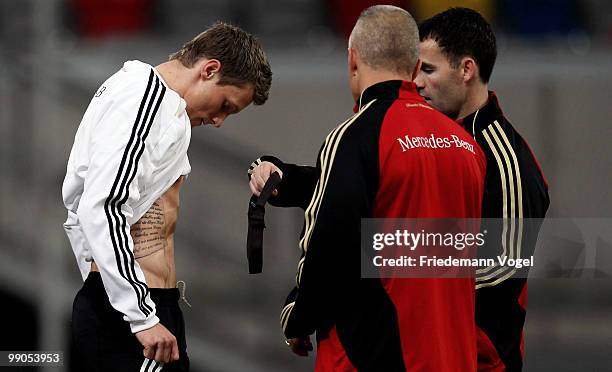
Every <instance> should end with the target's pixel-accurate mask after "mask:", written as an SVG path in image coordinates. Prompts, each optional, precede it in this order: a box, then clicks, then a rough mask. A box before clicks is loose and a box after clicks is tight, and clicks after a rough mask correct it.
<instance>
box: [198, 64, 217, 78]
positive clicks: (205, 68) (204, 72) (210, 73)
mask: <svg viewBox="0 0 612 372" xmlns="http://www.w3.org/2000/svg"><path fill="white" fill-rule="evenodd" d="M219 71H221V62H219V60H218V59H209V60H207V61H206V62H204V63H203V64H202V66H201V67H200V77H201V78H202V79H204V80H208V79H212V78H213V77H214V76H215V74H217V73H219Z"/></svg>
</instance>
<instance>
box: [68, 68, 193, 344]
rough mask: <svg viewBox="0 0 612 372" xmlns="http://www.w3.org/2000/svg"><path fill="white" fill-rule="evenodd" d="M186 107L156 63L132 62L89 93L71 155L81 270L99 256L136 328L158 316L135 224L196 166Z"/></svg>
mask: <svg viewBox="0 0 612 372" xmlns="http://www.w3.org/2000/svg"><path fill="white" fill-rule="evenodd" d="M185 107H186V104H185V101H184V100H183V99H182V98H181V97H180V96H179V95H178V94H177V93H176V92H175V91H173V90H171V89H170V88H168V86H167V85H166V83H165V82H164V81H163V80H162V78H161V76H160V75H159V74H158V73H157V71H155V69H154V68H153V67H152V66H150V65H148V64H145V63H142V62H140V61H128V62H126V63H125V64H124V65H123V68H121V70H119V71H118V72H117V73H115V74H114V75H113V76H111V77H110V78H109V79H108V80H106V81H105V82H104V83H103V84H102V86H101V87H100V88H99V89H98V91H97V92H96V94H95V96H94V97H93V99H92V100H91V103H90V104H89V107H88V108H87V111H86V112H85V114H84V116H83V119H82V121H81V123H80V125H79V128H78V130H77V133H76V136H75V139H74V145H73V147H72V150H71V152H70V158H69V160H68V167H67V171H66V177H65V179H64V184H63V187H62V196H63V200H64V205H65V206H66V209H68V219H67V220H66V223H65V224H64V228H65V230H66V234H67V235H68V238H69V240H70V244H71V245H72V250H73V251H74V254H75V256H76V259H77V263H78V266H79V269H80V271H81V275H82V276H83V279H85V278H86V277H87V275H88V273H89V271H90V265H91V261H92V260H94V261H95V262H96V264H97V266H98V268H99V270H100V274H101V276H102V280H103V283H104V287H105V289H106V293H107V294H108V297H109V299H110V302H111V304H112V305H113V307H114V308H115V309H117V310H118V311H120V312H121V313H123V314H124V319H125V320H126V321H128V322H129V324H130V327H131V329H132V332H134V333H135V332H138V331H141V330H144V329H147V328H150V327H152V326H154V325H155V324H157V323H158V322H159V319H158V318H157V316H156V315H155V304H154V303H153V301H152V300H151V298H150V296H149V289H148V287H147V284H146V282H145V277H144V274H143V272H142V270H141V269H140V266H139V265H138V262H136V260H135V258H134V254H133V251H134V243H133V241H132V237H131V235H130V226H131V225H132V224H134V223H135V222H137V221H138V220H139V219H140V217H142V216H143V215H144V214H145V213H146V212H147V211H148V210H149V208H150V207H151V206H152V205H153V203H154V202H155V201H156V200H157V199H158V198H159V197H160V196H161V195H162V194H163V193H164V192H165V191H166V190H168V189H169V188H170V187H171V186H172V185H173V184H174V182H175V181H176V180H177V179H178V178H179V177H180V176H181V175H187V174H188V173H189V172H190V171H191V167H190V165H189V159H188V158H187V148H188V147H189V141H190V139H191V125H190V121H189V117H188V116H187V112H186V111H185Z"/></svg>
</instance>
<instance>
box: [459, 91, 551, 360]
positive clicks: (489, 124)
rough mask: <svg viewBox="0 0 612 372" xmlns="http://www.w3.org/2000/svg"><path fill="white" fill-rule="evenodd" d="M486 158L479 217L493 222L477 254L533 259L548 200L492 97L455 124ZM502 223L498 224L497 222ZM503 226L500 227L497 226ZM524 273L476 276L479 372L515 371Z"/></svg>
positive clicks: (527, 152)
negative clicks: (494, 220) (480, 214)
mask: <svg viewBox="0 0 612 372" xmlns="http://www.w3.org/2000/svg"><path fill="white" fill-rule="evenodd" d="M459 124H460V125H462V126H463V127H464V128H465V129H466V130H467V131H468V132H469V133H470V134H471V135H472V136H473V137H474V138H475V139H476V142H478V144H479V145H480V147H481V148H482V150H483V151H484V153H485V155H486V158H487V174H486V177H485V188H484V197H483V200H482V217H483V218H495V219H498V221H499V222H497V223H494V225H495V226H494V227H493V226H492V227H491V228H490V229H489V230H492V231H495V230H497V231H498V233H499V234H498V236H499V239H493V238H492V237H493V236H494V235H493V234H492V233H491V231H490V232H489V235H488V239H487V241H486V243H487V244H486V246H485V247H483V249H482V250H481V252H482V254H486V255H487V256H488V257H492V256H495V255H498V254H503V252H504V251H505V252H506V255H508V256H509V257H511V258H529V257H531V256H532V255H533V252H534V248H535V245H536V240H537V235H538V232H539V229H540V226H541V222H542V220H541V219H543V218H544V216H545V215H546V211H547V209H548V206H549V203H550V200H549V197H548V185H547V182H546V179H545V177H544V175H543V173H542V170H541V169H540V166H539V164H538V163H537V161H536V159H535V157H534V155H533V153H532V151H531V149H530V148H529V145H528V144H527V142H525V140H524V139H523V138H522V137H521V135H520V134H519V133H518V132H517V131H516V130H515V129H514V128H513V127H512V124H510V122H509V121H508V120H507V119H506V118H505V117H504V114H503V112H502V110H501V108H500V106H499V103H498V100H497V97H496V95H495V93H493V92H489V100H488V102H487V104H486V105H485V106H484V107H482V108H481V109H479V110H478V111H476V112H474V113H472V114H471V115H468V116H467V117H465V118H464V119H462V120H460V121H459ZM499 219H501V221H500V220H499ZM502 225H504V226H502ZM526 277H527V272H526V269H523V270H522V271H520V272H519V271H517V270H511V269H510V268H509V267H503V268H500V267H489V268H487V269H484V270H479V271H478V272H477V276H476V289H477V290H476V324H477V326H478V330H477V332H478V369H479V370H481V371H504V370H506V371H520V370H521V369H522V366H523V361H522V359H523V357H522V354H523V353H522V348H523V325H524V323H525V313H526V298H527V279H526Z"/></svg>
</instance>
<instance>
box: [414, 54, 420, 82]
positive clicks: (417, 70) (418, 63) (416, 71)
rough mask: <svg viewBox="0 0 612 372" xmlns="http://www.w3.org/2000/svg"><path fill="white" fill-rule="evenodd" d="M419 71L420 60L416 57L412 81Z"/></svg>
mask: <svg viewBox="0 0 612 372" xmlns="http://www.w3.org/2000/svg"><path fill="white" fill-rule="evenodd" d="M420 71H421V60H420V59H417V63H416V65H415V66H414V70H412V81H414V80H416V78H417V76H418V75H419V72H420Z"/></svg>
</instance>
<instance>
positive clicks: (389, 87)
mask: <svg viewBox="0 0 612 372" xmlns="http://www.w3.org/2000/svg"><path fill="white" fill-rule="evenodd" d="M375 99H380V100H396V99H411V100H417V101H419V102H423V103H425V99H424V98H423V97H421V96H420V95H419V94H418V93H417V89H416V84H415V83H414V82H412V81H406V80H387V81H383V82H380V83H376V84H374V85H370V86H369V87H367V88H366V89H365V90H364V91H363V92H361V96H359V99H358V100H357V102H355V107H354V108H353V111H354V112H357V111H359V110H361V108H362V107H363V106H365V105H367V104H368V103H370V102H372V101H373V100H375Z"/></svg>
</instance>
